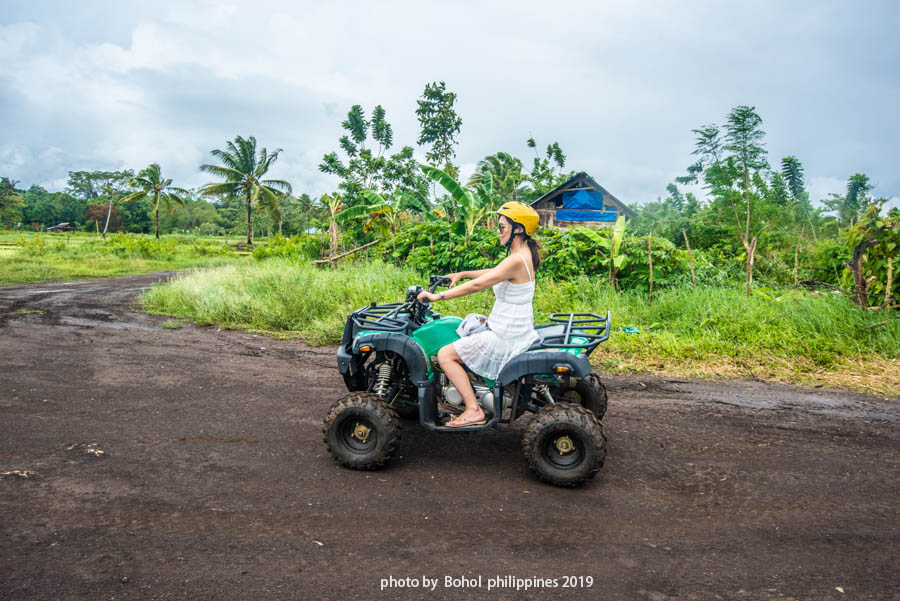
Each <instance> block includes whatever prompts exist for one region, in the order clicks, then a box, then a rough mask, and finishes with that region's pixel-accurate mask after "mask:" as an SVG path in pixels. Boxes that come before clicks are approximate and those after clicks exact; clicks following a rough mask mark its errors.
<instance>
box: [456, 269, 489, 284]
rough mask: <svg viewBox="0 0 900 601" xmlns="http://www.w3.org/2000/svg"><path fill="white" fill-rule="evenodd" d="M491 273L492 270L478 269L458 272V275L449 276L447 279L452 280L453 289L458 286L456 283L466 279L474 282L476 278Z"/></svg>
mask: <svg viewBox="0 0 900 601" xmlns="http://www.w3.org/2000/svg"><path fill="white" fill-rule="evenodd" d="M489 271H490V269H476V270H474V271H458V272H456V273H450V274H447V277H448V278H450V287H451V288H453V287H454V286H456V283H457V282H459V281H460V280H465V279H469V280H474V279H475V278H478V277H481V276H483V275H484V274H486V273H487V272H489Z"/></svg>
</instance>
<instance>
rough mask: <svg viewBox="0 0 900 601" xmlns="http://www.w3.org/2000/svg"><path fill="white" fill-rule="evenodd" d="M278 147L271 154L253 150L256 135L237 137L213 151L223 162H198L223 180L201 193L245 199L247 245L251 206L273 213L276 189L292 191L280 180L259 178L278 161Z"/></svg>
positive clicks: (262, 150) (275, 210) (250, 238)
mask: <svg viewBox="0 0 900 601" xmlns="http://www.w3.org/2000/svg"><path fill="white" fill-rule="evenodd" d="M280 152H281V149H280V148H278V149H277V150H274V151H273V152H272V153H271V154H270V153H269V152H268V151H267V150H266V149H265V148H262V149H261V150H260V151H259V152H258V153H257V151H256V138H254V137H253V136H250V137H248V138H246V139H245V138H242V137H241V136H237V137H235V139H234V142H230V141H229V142H227V143H226V149H225V150H219V149H216V150H213V151H212V152H210V154H211V155H213V156H214V157H216V158H217V159H219V161H220V162H221V163H222V165H200V169H201V170H203V171H205V172H207V173H210V174H212V175H215V176H218V177H221V178H222V179H224V180H225V181H224V182H223V183H220V184H206V185H205V186H203V187H202V188H200V193H201V194H203V195H204V196H216V195H220V194H222V195H227V196H235V197H241V198H244V199H245V200H246V201H247V245H248V246H249V245H251V244H253V224H252V222H251V220H250V217H251V214H252V210H253V206H254V205H256V206H257V207H258V208H264V209H266V210H268V211H270V212H271V213H272V214H273V215H275V214H277V212H278V196H279V191H280V192H284V193H287V194H290V193H291V185H290V184H289V183H287V182H286V181H284V180H280V179H267V180H264V179H262V177H263V176H264V175H265V174H266V172H267V171H268V170H269V167H271V166H272V164H273V163H274V162H275V161H277V160H278V154H279V153H280Z"/></svg>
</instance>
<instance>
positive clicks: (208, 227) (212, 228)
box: [197, 223, 222, 236]
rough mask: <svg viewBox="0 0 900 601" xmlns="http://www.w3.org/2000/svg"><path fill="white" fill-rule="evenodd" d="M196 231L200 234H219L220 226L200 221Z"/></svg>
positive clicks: (220, 232) (220, 233)
mask: <svg viewBox="0 0 900 601" xmlns="http://www.w3.org/2000/svg"><path fill="white" fill-rule="evenodd" d="M197 231H198V232H199V233H200V235H201V236H221V235H222V228H220V227H219V226H218V225H216V224H215V223H201V224H200V227H198V228H197Z"/></svg>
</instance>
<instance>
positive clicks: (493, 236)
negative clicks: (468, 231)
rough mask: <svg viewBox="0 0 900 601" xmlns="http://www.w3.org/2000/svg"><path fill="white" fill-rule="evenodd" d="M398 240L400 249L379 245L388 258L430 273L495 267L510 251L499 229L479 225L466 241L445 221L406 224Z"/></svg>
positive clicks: (400, 231) (399, 263)
mask: <svg viewBox="0 0 900 601" xmlns="http://www.w3.org/2000/svg"><path fill="white" fill-rule="evenodd" d="M396 242H397V247H396V250H392V249H391V248H390V247H389V246H388V245H387V244H386V243H382V244H381V245H379V249H380V250H381V252H382V253H383V256H384V257H385V260H387V261H390V262H393V263H395V264H397V265H406V266H409V267H412V268H413V269H416V270H418V271H420V272H422V273H429V274H446V273H452V272H454V271H462V270H467V269H485V268H488V267H493V266H494V265H496V264H497V263H498V262H499V261H500V259H501V258H502V257H503V255H505V254H506V249H505V248H503V247H501V246H500V245H499V243H498V242H499V237H498V235H497V232H495V231H493V230H488V229H485V228H480V227H479V228H476V229H475V230H474V231H473V233H472V236H471V237H470V238H469V243H468V245H466V243H465V240H464V239H463V238H462V237H461V236H458V235H455V234H453V233H452V232H451V231H450V226H449V225H448V224H447V223H446V222H444V221H427V222H424V223H417V224H412V225H408V226H405V227H403V228H401V229H400V230H399V231H398V232H397V237H396Z"/></svg>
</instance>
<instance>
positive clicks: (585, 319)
mask: <svg viewBox="0 0 900 601" xmlns="http://www.w3.org/2000/svg"><path fill="white" fill-rule="evenodd" d="M610 317H611V314H610V312H609V311H607V312H606V315H605V316H603V315H597V314H596V313H553V314H552V315H551V316H550V321H551V322H553V323H549V324H547V325H543V326H537V327H536V328H535V330H536V331H537V333H538V335H539V336H540V337H541V339H540V340H539V341H538V342H536V343H535V344H534V345H533V346H532V347H531V349H530V350H544V349H579V350H581V351H582V352H583V353H585V354H586V355H590V354H591V352H593V350H594V349H595V348H597V345H599V344H600V343H601V342H604V341H606V340H608V339H609V326H610Z"/></svg>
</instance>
